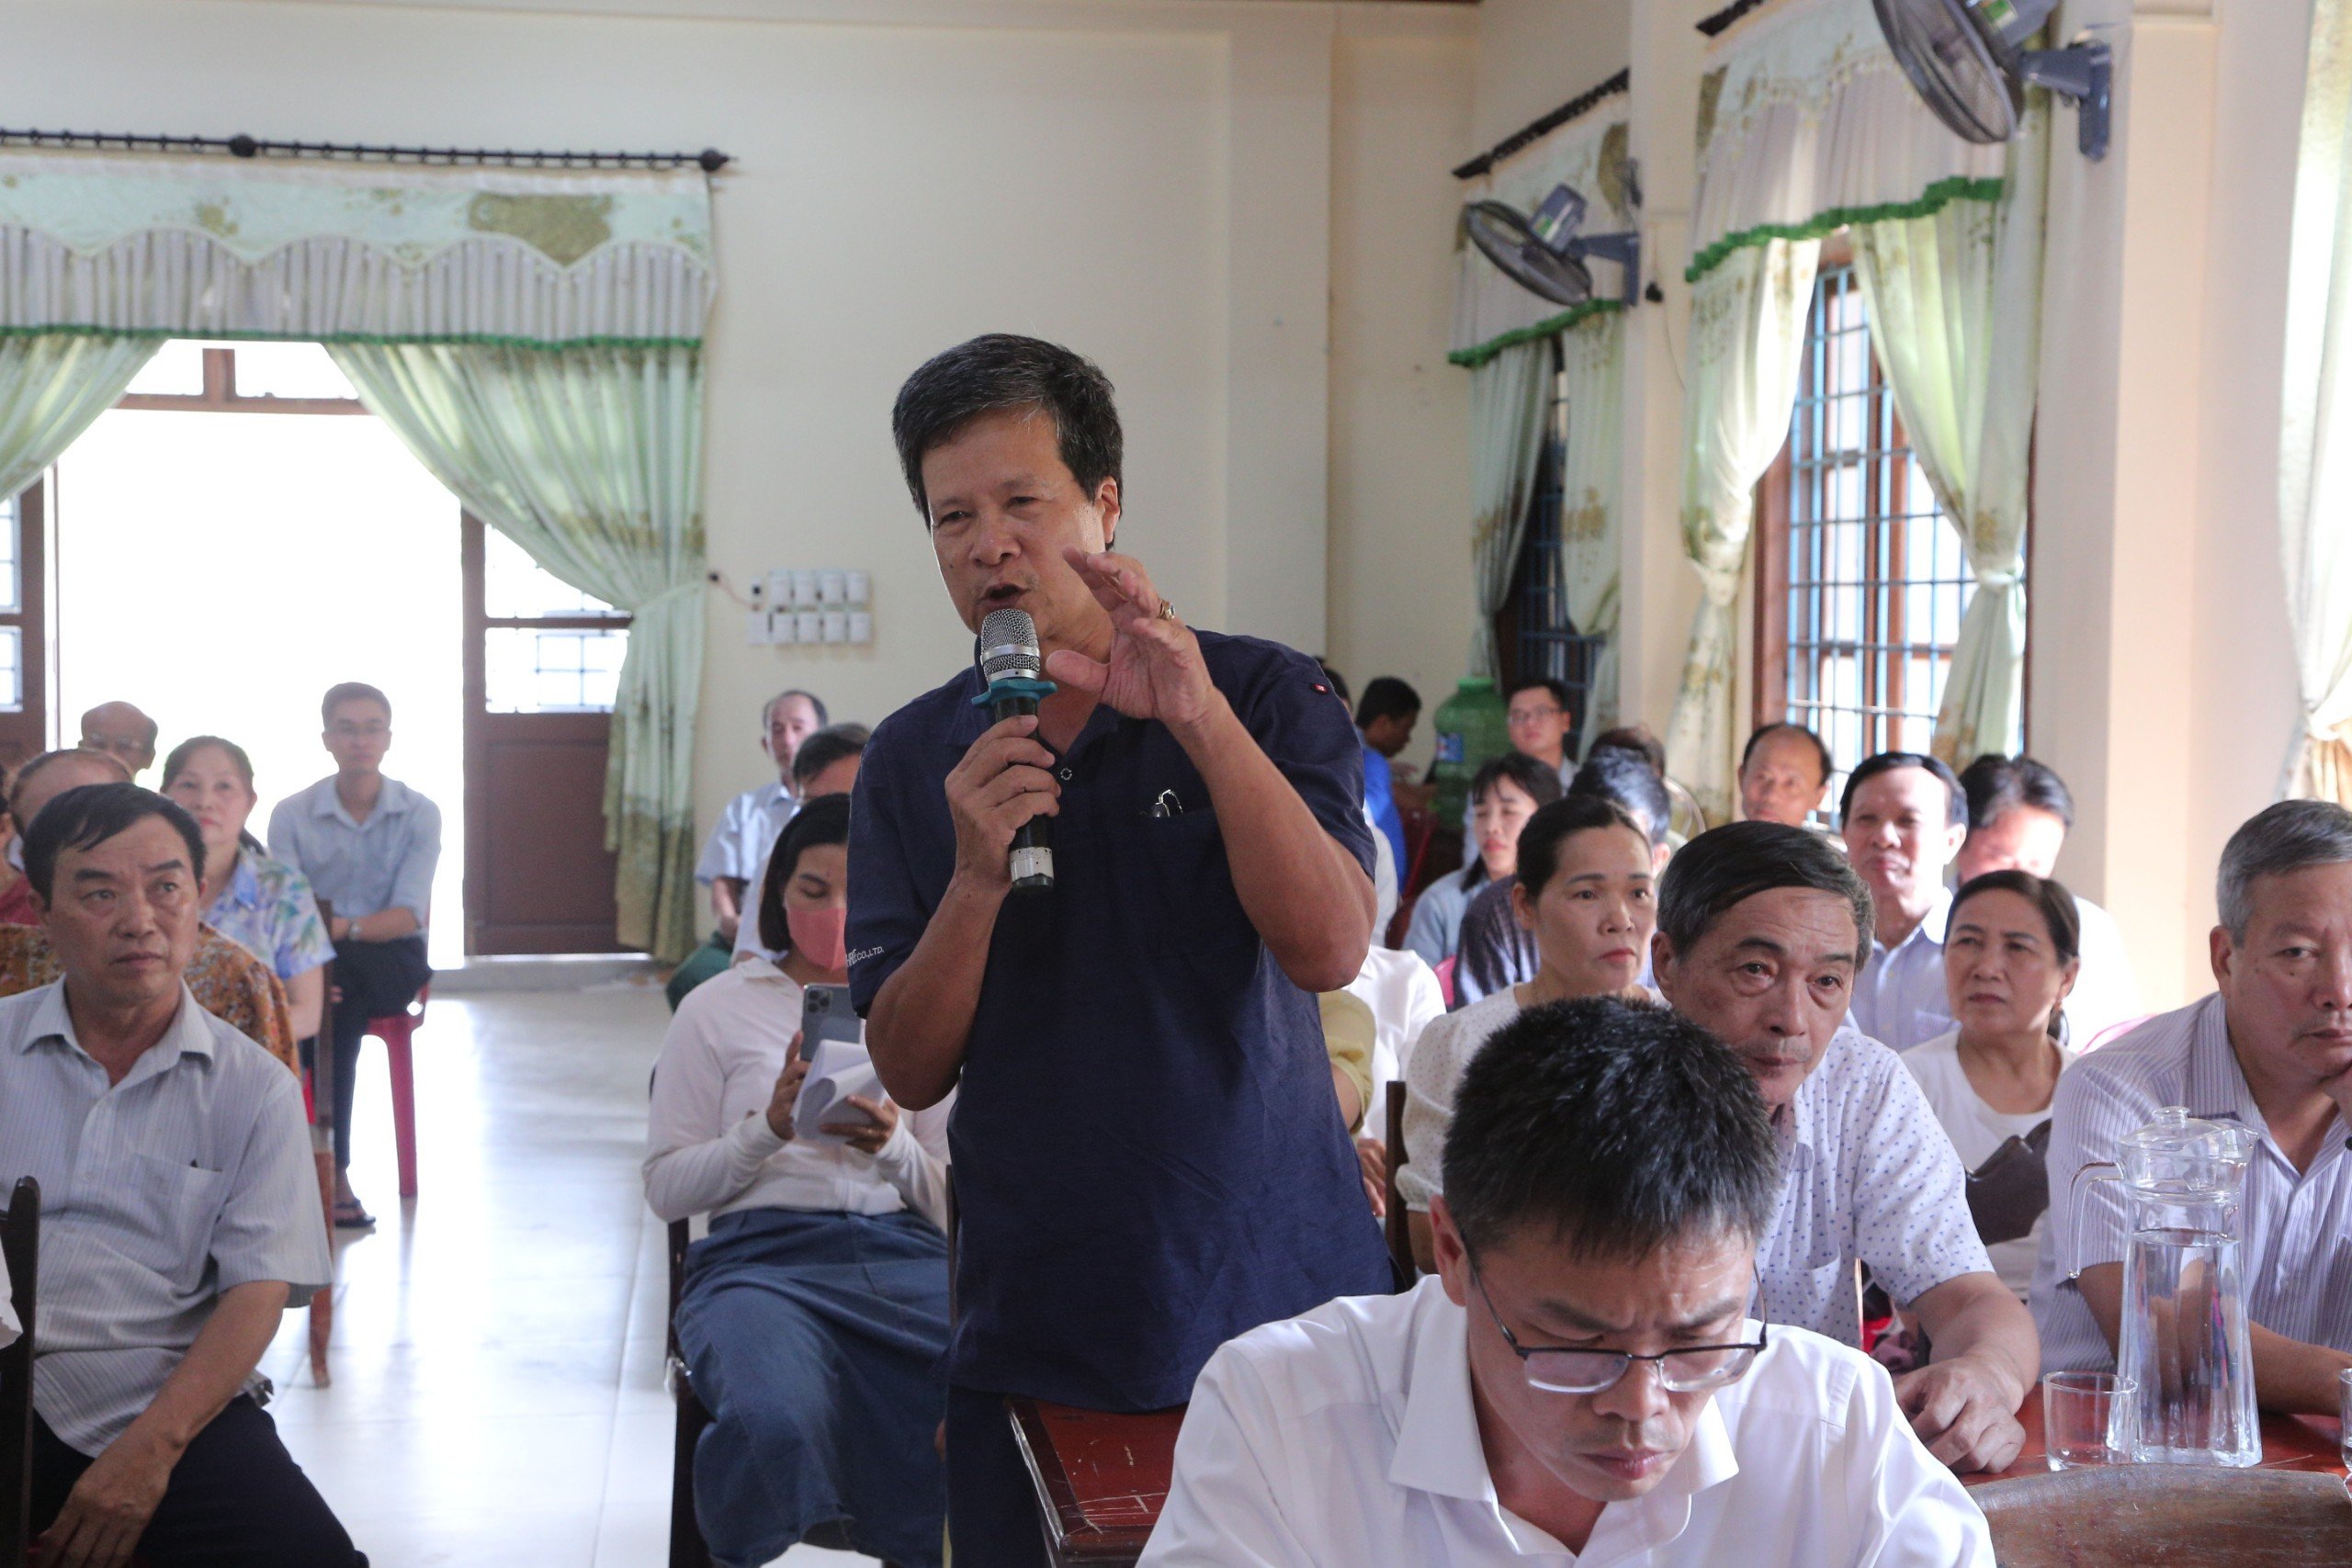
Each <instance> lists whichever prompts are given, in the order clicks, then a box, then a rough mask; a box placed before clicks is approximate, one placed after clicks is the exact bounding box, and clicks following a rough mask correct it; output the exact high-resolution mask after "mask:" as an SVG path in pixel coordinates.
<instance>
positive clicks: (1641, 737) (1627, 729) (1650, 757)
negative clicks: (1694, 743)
mask: <svg viewBox="0 0 2352 1568" xmlns="http://www.w3.org/2000/svg"><path fill="white" fill-rule="evenodd" d="M1595 751H1624V752H1629V753H1631V754H1632V755H1634V756H1636V757H1639V758H1640V759H1641V760H1642V761H1643V762H1645V764H1647V766H1648V768H1649V770H1650V772H1652V773H1656V774H1657V776H1658V777H1660V778H1664V777H1666V742H1665V741H1663V740H1660V739H1658V738H1657V736H1655V735H1653V734H1651V733H1650V727H1649V726H1648V725H1646V724H1621V725H1619V726H1618V727H1617V728H1614V729H1604V730H1602V731H1601V732H1600V734H1598V735H1596V736H1594V737H1593V738H1592V744H1591V745H1590V746H1589V747H1587V748H1586V749H1585V755H1586V756H1587V757H1590V756H1591V755H1592V754H1593V752H1595Z"/></svg>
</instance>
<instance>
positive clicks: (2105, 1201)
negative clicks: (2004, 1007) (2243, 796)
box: [2033, 800, 2352, 1416]
mask: <svg viewBox="0 0 2352 1568" xmlns="http://www.w3.org/2000/svg"><path fill="white" fill-rule="evenodd" d="M2217 881H2218V884H2219V886H2218V889H2217V892H2218V902H2219V904H2220V906H2221V924H2219V925H2217V926H2215V927H2214V928H2213V933H2212V936H2211V953H2212V962H2213V980H2214V984H2215V985H2216V987H2218V989H2216V990H2215V992H2214V993H2213V994H2212V995H2211V996H2209V997H2207V998H2204V999H2203V1000H2201V1001H2196V1002H2191V1003H2190V1004H2189V1005H2188V1006H2187V1007H2185V1008H2182V1009H2181V1010H2178V1011H2177V1012H2169V1013H2165V1014H2164V1015H2163V1016H2161V1017H2159V1018H2154V1019H2151V1020H2150V1021H2148V1022H2146V1023H2144V1024H2143V1025H2141V1026H2140V1027H2139V1028H2138V1029H2135V1030H2133V1031H2132V1032H2131V1033H2129V1034H2127V1035H2125V1036H2124V1037H2123V1038H2122V1039H2121V1040H2119V1041H2117V1042H2116V1043H2114V1044H2112V1045H2109V1046H2108V1047H2106V1048H2105V1049H2103V1050H2100V1051H2097V1052H2094V1053H2092V1054H2091V1055H2088V1056H2086V1057H2084V1058H2083V1059H2082V1061H2080V1062H2079V1063H2077V1064H2075V1066H2073V1067H2071V1068H2069V1069H2068V1070H2067V1071H2066V1072H2065V1073H2064V1074H2063V1075H2062V1076H2061V1077H2059V1079H2058V1092H2057V1096H2056V1098H2055V1099H2054V1100H2052V1102H2051V1108H2050V1109H2051V1129H2050V1154H2049V1162H2050V1174H2051V1179H2052V1181H2051V1185H2052V1203H2051V1206H2050V1220H2051V1223H2050V1224H2049V1225H2048V1227H2047V1228H2046V1229H2045V1230H2044V1231H2043V1232H2042V1242H2041V1263H2040V1265H2039V1267H2037V1268H2036V1269H2035V1270H2034V1277H2033V1314H2034V1317H2035V1319H2036V1321H2037V1322H2038V1323H2039V1324H2040V1325H2041V1345H2042V1366H2043V1368H2044V1369H2045V1370H2048V1371H2061V1370H2065V1371H2075V1370H2084V1369H2098V1370H2103V1369H2106V1368H2109V1367H2112V1366H2113V1365H2114V1364H2115V1344H2116V1336H2117V1327H2118V1322H2119V1319H2120V1314H2121V1303H2122V1294H2123V1265H2122V1258H2123V1253H2124V1244H2125V1242H2126V1241H2127V1240H2129V1238H2130V1234H2131V1227H2130V1225H2129V1224H2128V1223H2127V1221H2126V1219H2125V1217H2124V1212H2123V1207H2122V1203H2121V1201H2120V1198H2118V1197H2117V1195H2116V1193H2115V1190H2114V1189H2113V1187H2112V1186H2111V1185H2109V1184H2100V1185H2097V1186H2092V1187H2089V1188H2086V1191H2085V1194H2084V1210H2083V1213H2082V1215H2081V1216H2080V1224H2077V1223H2076V1219H2077V1217H2076V1216H2075V1214H2074V1213H2072V1212H2071V1210H2072V1207H2073V1206H2072V1205H2071V1204H2070V1203H2068V1202H2066V1201H2064V1197H2065V1190H2064V1185H2063V1183H2064V1181H2065V1180H2066V1179H2067V1178H2069V1177H2071V1176H2072V1175H2073V1173H2074V1172H2075V1171H2076V1170H2078V1169H2080V1168H2082V1167H2083V1166H2085V1165H2087V1164H2091V1163H2093V1162H2096V1161H2100V1160H2111V1159H2113V1158H2114V1157H2115V1150H2116V1143H2117V1140H2118V1139H2120V1137H2122V1136H2123V1134H2127V1133H2131V1132H2132V1131H2134V1130H2136V1129H2138V1128H2140V1127H2143V1126H2145V1125H2147V1124H2148V1123H2149V1122H2153V1121H2154V1120H2155V1117H2156V1112H2157V1111H2159V1110H2160V1109H2161V1108H2163V1107H2165V1106H2167V1105H2179V1106H2186V1107H2187V1108H2188V1113H2189V1115H2191V1116H2195V1117H2201V1118H2204V1119H2206V1120H2210V1121H2216V1122H2240V1123H2243V1124H2244V1125H2245V1128H2246V1129H2247V1130H2248V1131H2250V1132H2252V1133H2253V1134H2255V1135H2256V1139H2257V1142H2256V1147H2255V1151H2254V1156H2253V1158H2252V1160H2251V1161H2250V1162H2249V1163H2248V1166H2247V1168H2246V1179H2245V1205H2244V1207H2243V1208H2242V1209H2241V1210H2240V1211H2239V1240H2240V1246H2241V1247H2242V1248H2243V1251H2242V1254H2241V1259H2240V1261H2241V1264H2242V1268H2243V1275H2242V1277H2243V1278H2244V1280H2245V1291H2246V1315H2247V1317H2248V1318H2249V1319H2250V1320H2251V1329H2252V1337H2253V1341H2254V1382H2255V1393H2256V1397H2257V1398H2258V1399H2260V1401H2261V1402H2262V1404H2264V1405H2266V1406H2267V1407H2269V1408H2271V1409H2274V1410H2285V1411H2303V1412H2312V1413H2318V1414H2324V1415H2330V1416H2332V1415H2334V1414H2335V1410H2336V1374H2337V1373H2338V1372H2339V1371H2341V1370H2342V1369H2344V1368H2346V1367H2352V1154H2347V1152H2346V1139H2347V1137H2352V812H2346V810H2345V809H2344V808H2343V807H2339V806H2335V805H2332V804H2330V803H2327V802H2324V801H2317V800H2287V801H2281V802H2279V803H2278V805H2276V806H2273V807H2268V808H2267V809H2266V810H2263V811H2261V812H2258V813H2256V815H2255V816H2254V817H2253V818H2250V819H2249V820H2248V821H2247V822H2246V823H2245V826H2244V827H2242V828H2240V829H2238V830H2237V831H2236V832H2235V833H2234V834H2233V835H2232V836H2231V838H2230V841H2229V843H2228V845H2227V846H2226V847H2224V848H2223V850H2222V867H2221V874H2220V876H2219V877H2218V879H2217ZM2077 1265H2079V1266H2080V1267H2081V1268H2082V1275H2081V1278H2080V1280H2079V1282H2077V1281H2075V1280H2069V1279H2068V1278H2067V1274H2068V1273H2069V1271H2070V1270H2071V1269H2074V1268H2075V1267H2076V1266H2077Z"/></svg>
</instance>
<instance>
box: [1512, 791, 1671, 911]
mask: <svg viewBox="0 0 2352 1568" xmlns="http://www.w3.org/2000/svg"><path fill="white" fill-rule="evenodd" d="M1585 765H1586V766H1587V767H1590V766H1591V765H1592V764H1590V763H1589V762H1588V763H1586V764H1585ZM1583 776H1584V775H1583V774H1582V773H1578V774H1577V777H1579V778H1581V777H1583ZM1593 828H1623V829H1625V830H1626V831H1627V832H1629V833H1631V834H1633V835H1634V837H1635V838H1637V839H1639V840H1642V842H1643V843H1644V844H1647V845H1649V846H1650V847H1651V848H1653V849H1655V848H1656V847H1657V846H1656V845H1655V844H1653V843H1651V840H1650V836H1649V834H1648V833H1647V832H1645V830H1644V829H1643V828H1642V825H1641V822H1640V821H1639V820H1638V819H1637V818H1635V817H1634V814H1633V813H1632V812H1630V811H1628V810H1626V809H1625V808H1624V807H1622V806H1620V805H1618V804H1617V802H1615V801H1613V800H1611V799H1610V798H1609V797H1608V796H1607V795H1596V794H1593V793H1591V792H1590V791H1587V792H1586V793H1585V794H1582V795H1578V794H1577V792H1576V791H1575V790H1574V789H1570V790H1569V791H1568V793H1567V794H1566V795H1562V796H1561V797H1560V798H1559V799H1557V800H1555V801H1554V802H1553V803H1552V804H1551V805H1549V806H1545V807H1538V808H1537V810H1536V813H1535V815H1534V816H1532V817H1531V818H1528V819H1527V826H1526V827H1524V828H1521V829H1520V830H1519V885H1520V886H1521V887H1524V888H1526V889H1527V896H1528V897H1530V898H1539V897H1543V894H1544V886H1545V885H1546V884H1548V883H1549V882H1550V881H1551V880H1552V877H1553V874H1554V873H1555V872H1557V871H1558V870H1559V869H1560V846H1561V845H1562V844H1563V843H1566V841H1567V840H1568V838H1569V836H1570V835H1572V834H1576V833H1582V832H1585V831H1586V830H1588V829H1593Z"/></svg>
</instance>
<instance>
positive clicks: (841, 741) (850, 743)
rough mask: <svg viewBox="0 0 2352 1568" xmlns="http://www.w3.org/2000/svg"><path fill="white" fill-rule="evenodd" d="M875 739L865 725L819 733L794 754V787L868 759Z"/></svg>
mask: <svg viewBox="0 0 2352 1568" xmlns="http://www.w3.org/2000/svg"><path fill="white" fill-rule="evenodd" d="M872 735H873V731H871V730H869V729H867V728H865V726H864V725H862V724H836V725H831V726H830V727H828V728H824V729H820V730H819V731H817V733H816V734H814V735H811V736H810V737H809V739H806V740H803V741H802V742H801V743H800V750H797V751H795V752H794V753H793V754H792V787H793V788H794V789H796V790H797V789H800V788H802V787H803V786H805V785H806V784H808V783H809V780H811V779H813V778H815V777H816V776H817V775H818V774H819V773H823V772H824V771H825V770H826V769H827V768H830V767H831V766H832V765H833V764H834V763H835V762H839V761H846V760H847V759H849V758H851V757H862V756H864V755H865V742H866V741H867V739H870V738H871V736H872ZM769 945H771V946H773V945H775V944H774V943H770V944H769Z"/></svg>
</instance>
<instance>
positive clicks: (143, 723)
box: [81, 703, 162, 782]
mask: <svg viewBox="0 0 2352 1568" xmlns="http://www.w3.org/2000/svg"><path fill="white" fill-rule="evenodd" d="M161 733H162V731H161V729H160V728H158V727H157V725H156V723H155V721H154V720H153V719H152V718H149V717H148V716H146V715H145V714H143V713H141V712H140V711H139V710H138V709H137V708H135V707H132V706H131V705H130V704H129V703H100V704H99V705H97V706H96V707H94V708H92V709H91V710H90V711H89V712H87V713H85V714H84V715H83V716H82V739H81V748H82V750H85V751H103V752H105V753H106V754H107V756H109V757H112V758H113V759H114V760H115V761H118V762H120V763H121V764H122V765H123V768H124V770H125V771H126V772H128V773H130V776H131V779H132V780H133V781H134V782H136V781H137V779H138V777H139V775H140V774H141V773H145V772H146V771H147V770H148V769H149V768H151V767H153V765H154V762H155V738H156V736H157V735H159V734H161Z"/></svg>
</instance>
